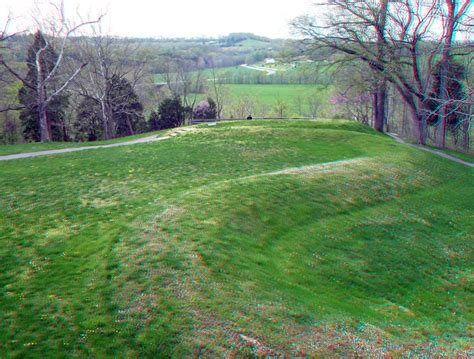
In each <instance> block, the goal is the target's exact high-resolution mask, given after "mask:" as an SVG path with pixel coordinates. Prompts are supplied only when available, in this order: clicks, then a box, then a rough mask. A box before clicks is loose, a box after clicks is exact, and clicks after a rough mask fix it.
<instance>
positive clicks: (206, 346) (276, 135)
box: [0, 88, 474, 358]
mask: <svg viewBox="0 0 474 359" xmlns="http://www.w3.org/2000/svg"><path fill="white" fill-rule="evenodd" d="M235 91H241V93H245V91H244V89H243V88H240V90H235ZM261 96H262V97H265V95H264V94H263V93H262V95H261ZM282 96H286V95H285V94H282ZM0 149H1V147H0ZM473 185H474V176H473V170H472V169H471V168H468V167H465V166H462V165H459V164H456V163H453V162H450V161H448V160H446V159H443V158H439V157H437V156H435V155H432V154H430V153H426V152H423V151H419V150H416V149H413V148H410V147H408V146H405V145H402V144H398V143H396V142H395V141H393V140H392V139H391V138H389V137H388V136H385V135H382V134H379V133H376V132H374V131H373V130H371V129H369V128H367V127H364V126H362V125H360V124H357V123H355V122H349V121H336V120H333V121H329V120H318V121H286V122H283V121H242V122H240V121H235V122H223V123H218V124H217V126H213V127H208V126H206V125H201V126H197V127H195V128H194V130H193V131H189V132H187V133H186V134H182V135H180V136H178V137H174V138H171V139H169V140H166V141H160V142H154V143H147V144H140V145H134V146H130V147H119V148H113V149H99V150H94V151H93V153H91V152H89V151H86V152H77V153H71V154H64V155H57V156H48V157H38V158H33V159H23V160H18V161H8V162H0V186H1V188H2V191H0V241H1V243H2V245H1V246H0V308H1V310H0V322H1V323H2V326H1V327H0V357H9V356H12V357H16V356H18V357H24V356H28V357H38V358H39V357H46V356H47V357H62V356H81V357H82V356H93V357H114V356H124V357H139V356H148V357H150V356H164V357H165V356H175V357H183V356H193V355H194V356H199V355H202V356H209V357H212V356H225V355H237V356H239V355H240V356H253V355H262V356H265V355H274V356H276V355H280V356H281V355H287V356H299V355H300V356H303V355H310V356H314V355H322V356H350V357H354V356H362V357H383V356H388V355H391V356H395V357H396V356H403V355H405V356H418V357H422V356H428V357H430V356H434V357H438V356H442V355H447V356H466V357H467V356H470V355H472V354H473V348H472V335H473V334H474V333H473V328H472V322H473V320H474V315H473V311H472V306H471V304H470V303H472V299H473V296H472V284H473V283H472V282H473V276H472V261H473V258H474V257H473V248H474V236H473V233H474V221H473V211H474V204H473V201H472V198H473V196H474V186H473Z"/></svg>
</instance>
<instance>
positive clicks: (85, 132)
mask: <svg viewBox="0 0 474 359" xmlns="http://www.w3.org/2000/svg"><path fill="white" fill-rule="evenodd" d="M100 113H101V112H100V105H99V103H98V102H97V101H95V100H94V99H92V98H90V97H85V98H84V99H83V100H82V102H81V103H80V104H79V107H78V109H77V114H76V121H75V122H74V129H75V131H76V136H75V137H76V139H77V140H79V141H96V140H98V139H101V138H103V132H104V131H103V127H102V120H101V115H100Z"/></svg>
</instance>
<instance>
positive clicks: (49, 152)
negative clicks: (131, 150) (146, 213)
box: [0, 128, 192, 161]
mask: <svg viewBox="0 0 474 359" xmlns="http://www.w3.org/2000/svg"><path fill="white" fill-rule="evenodd" d="M190 130H192V128H181V129H179V130H177V131H173V132H172V133H171V134H170V135H169V136H164V137H158V136H157V135H154V136H148V137H143V138H139V139H136V140H131V141H125V142H119V143H112V144H110V145H97V146H84V147H73V148H63V149H59V150H47V151H40V152H28V153H17V154H14V155H6V156H0V161H10V160H19V159H22V158H31V157H39V156H50V155H58V154H62V153H70V152H78V151H86V150H94V149H98V148H112V147H121V146H130V145H136V144H139V143H148V142H155V141H163V140H168V139H170V138H171V137H175V136H178V135H180V134H182V133H185V132H189V131H190Z"/></svg>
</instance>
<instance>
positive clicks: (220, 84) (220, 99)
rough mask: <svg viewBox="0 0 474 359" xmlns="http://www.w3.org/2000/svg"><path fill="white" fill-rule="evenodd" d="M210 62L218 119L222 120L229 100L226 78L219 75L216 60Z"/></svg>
mask: <svg viewBox="0 0 474 359" xmlns="http://www.w3.org/2000/svg"><path fill="white" fill-rule="evenodd" d="M210 62H211V70H212V71H211V74H212V77H211V78H210V81H211V88H212V95H213V97H214V101H215V102H216V113H217V118H218V119H220V118H221V117H222V113H223V111H224V104H225V102H226V100H227V95H228V90H227V87H226V86H225V84H224V78H223V77H222V76H219V75H218V74H217V71H216V66H215V62H214V59H211V61H210Z"/></svg>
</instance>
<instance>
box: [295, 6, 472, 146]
mask: <svg viewBox="0 0 474 359" xmlns="http://www.w3.org/2000/svg"><path fill="white" fill-rule="evenodd" d="M293 26H294V28H295V29H296V30H297V31H299V33H300V34H302V35H303V36H304V43H305V45H306V46H307V48H308V49H314V48H324V49H327V50H330V51H332V54H333V56H334V60H335V62H344V63H347V62H348V61H351V62H353V63H355V65H354V66H355V67H356V71H355V72H357V71H358V69H357V68H358V67H362V72H365V75H364V76H357V75H356V76H351V77H349V79H348V80H349V81H348V82H349V84H348V90H347V92H346V95H347V93H349V92H351V91H352V92H355V91H353V89H354V87H357V86H359V87H364V88H365V90H366V91H365V92H362V91H361V92H359V93H358V94H357V96H358V97H359V98H357V96H356V98H355V101H354V102H359V103H361V102H367V101H361V100H362V99H363V98H364V96H362V95H365V100H367V99H370V100H369V101H370V102H371V104H370V106H369V107H370V110H371V116H370V117H371V120H372V122H373V125H374V127H375V128H376V129H377V130H379V131H384V130H385V127H386V125H387V123H388V120H389V118H388V116H389V115H391V116H393V115H394V114H393V113H391V111H392V110H393V109H390V108H388V105H389V103H390V101H389V97H390V94H391V93H392V92H394V91H395V92H396V93H397V95H398V96H399V97H400V98H401V99H402V105H403V106H397V107H398V108H399V107H402V108H403V111H408V113H409V115H410V117H411V122H412V125H413V128H414V132H415V138H416V140H417V141H418V142H419V143H421V144H425V143H427V139H428V137H429V136H430V133H431V134H432V137H433V143H434V144H436V145H437V146H438V147H441V148H444V147H445V146H446V138H447V131H451V132H452V133H456V132H457V131H458V130H461V131H462V133H463V134H464V146H465V147H468V146H469V139H468V137H469V132H470V130H469V129H470V125H471V123H472V103H473V91H472V82H471V80H472V79H471V78H470V76H472V75H470V73H471V74H472V68H470V66H471V63H472V59H473V57H472V50H473V47H472V42H469V38H470V37H469V36H470V35H472V28H473V18H472V12H471V1H470V0H367V1H352V0H331V1H327V2H326V3H324V8H322V9H321V12H320V14H319V15H318V16H303V17H300V18H298V19H296V20H295V21H294V22H293ZM462 32H464V34H465V37H466V39H465V41H462V42H461V41H456V35H459V34H461V33H462ZM471 39H472V37H471ZM357 78H358V80H360V81H359V82H358V83H357V82H356V81H352V83H351V81H350V80H351V79H354V80H356V79H357ZM367 95H368V96H367ZM346 97H347V96H346ZM349 101H350V100H349Z"/></svg>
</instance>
